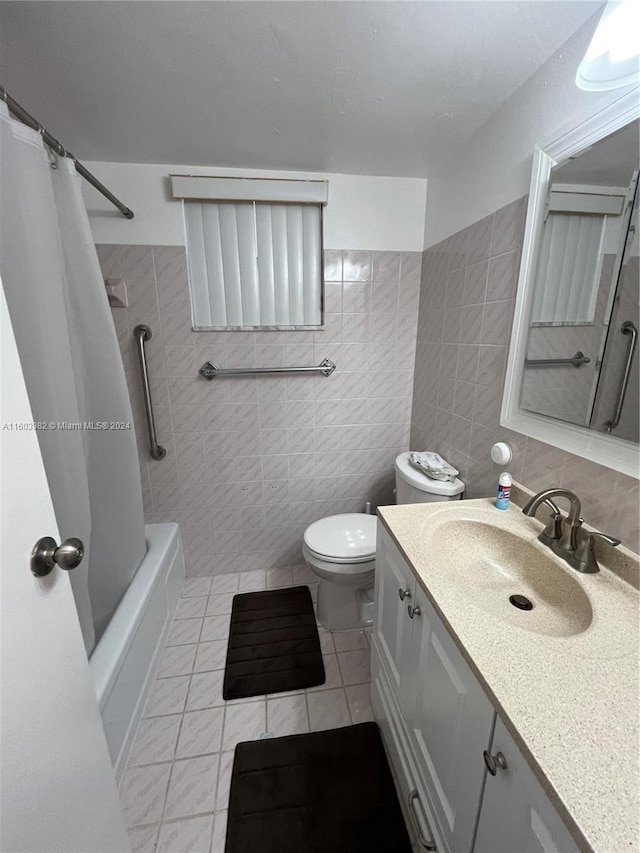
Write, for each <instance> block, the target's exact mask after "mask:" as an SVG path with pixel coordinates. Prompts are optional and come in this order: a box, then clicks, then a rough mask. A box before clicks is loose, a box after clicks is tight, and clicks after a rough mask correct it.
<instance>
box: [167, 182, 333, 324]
mask: <svg viewBox="0 0 640 853" xmlns="http://www.w3.org/2000/svg"><path fill="white" fill-rule="evenodd" d="M172 183H173V193H174V197H181V198H182V199H183V201H184V221H185V231H186V242H187V262H188V268H189V285H190V289H191V303H192V311H193V321H194V326H195V327H196V328H201V329H202V328H235V329H237V328H264V327H271V328H273V327H278V328H280V327H285V328H300V327H302V328H305V327H320V326H321V325H322V279H323V264H322V204H323V203H324V202H325V201H326V182H324V181H308V182H307V181H279V180H275V181H269V180H257V179H250V180H244V179H224V178H191V177H186V176H184V177H182V176H176V177H174V178H173V179H172ZM299 185H302V186H299ZM316 185H320V186H319V187H318V186H316ZM210 193H215V194H216V195H218V196H219V199H220V200H216V199H212V198H209V197H207V194H210ZM251 195H252V196H253V198H247V196H251Z"/></svg>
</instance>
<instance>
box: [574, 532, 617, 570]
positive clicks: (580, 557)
mask: <svg viewBox="0 0 640 853" xmlns="http://www.w3.org/2000/svg"><path fill="white" fill-rule="evenodd" d="M597 539H600V540H602V542H606V543H607V545H611V547H612V548H615V547H616V545H619V544H620V540H619V539H616V538H615V537H614V536H607V535H606V533H598V532H597V531H593V532H592V533H587V535H586V536H585V537H584V539H583V540H582V542H580V544H579V545H578V547H577V548H576V551H575V554H574V559H573V561H572V565H573V568H574V569H577V570H578V571H579V572H584V573H585V574H593V573H594V572H599V571H600V566H599V565H598V561H597V560H596V554H595V550H594V547H593V546H594V543H595V541H596V540H597Z"/></svg>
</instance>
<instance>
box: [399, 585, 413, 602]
mask: <svg viewBox="0 0 640 853" xmlns="http://www.w3.org/2000/svg"><path fill="white" fill-rule="evenodd" d="M398 596H399V597H400V601H404V600H405V598H411V590H410V589H402V587H400V589H399V590H398Z"/></svg>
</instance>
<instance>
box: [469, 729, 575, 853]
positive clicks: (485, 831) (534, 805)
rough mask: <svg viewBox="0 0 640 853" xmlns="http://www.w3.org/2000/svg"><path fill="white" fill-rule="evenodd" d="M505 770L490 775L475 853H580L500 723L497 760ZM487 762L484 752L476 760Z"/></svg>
mask: <svg viewBox="0 0 640 853" xmlns="http://www.w3.org/2000/svg"><path fill="white" fill-rule="evenodd" d="M498 753H501V754H502V756H504V764H505V765H506V766H504V767H500V766H498V767H496V768H495V769H496V775H495V776H489V775H487V784H486V785H485V789H484V796H483V798H482V808H481V810H480V822H479V823H478V833H477V835H476V843H475V847H474V853H513V851H514V850H518V851H519V853H578V847H577V845H576V843H575V842H574V840H573V838H572V837H571V836H570V835H569V831H568V830H567V828H566V827H565V825H564V823H563V822H562V821H561V820H560V817H559V815H558V813H557V812H556V810H555V809H554V807H553V805H552V804H551V802H550V801H549V798H548V797H547V795H546V794H545V792H544V791H543V790H542V787H541V785H540V783H539V782H538V780H537V779H536V777H535V776H534V775H533V771H532V770H531V768H530V767H529V765H528V764H527V762H526V761H525V759H524V756H523V755H522V753H521V752H520V750H519V749H518V747H517V746H516V744H515V742H514V740H513V738H512V737H511V735H510V734H509V733H508V732H507V730H506V728H505V726H504V723H503V722H502V720H500V719H498V721H497V723H496V730H495V732H494V735H493V741H492V744H491V754H492V755H493V756H496V755H497V754H498ZM474 758H475V760H476V761H477V762H478V763H479V762H480V761H482V760H483V759H482V755H481V751H480V750H476V754H475V756H474Z"/></svg>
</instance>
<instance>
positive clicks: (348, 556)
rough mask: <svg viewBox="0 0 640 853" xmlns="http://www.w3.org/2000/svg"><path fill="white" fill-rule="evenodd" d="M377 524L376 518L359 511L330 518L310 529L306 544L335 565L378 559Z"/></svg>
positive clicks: (320, 520) (319, 521) (314, 552)
mask: <svg viewBox="0 0 640 853" xmlns="http://www.w3.org/2000/svg"><path fill="white" fill-rule="evenodd" d="M377 523H378V521H377V518H376V517H375V515H367V514H365V513H360V512H351V513H344V514H342V515H331V516H329V517H328V518H321V519H319V520H318V521H315V522H314V523H313V524H310V525H309V527H307V529H306V530H305V533H304V544H305V546H306V548H307V550H308V551H309V552H310V553H311V554H313V555H315V556H317V557H318V558H319V559H321V560H323V561H325V562H327V563H334V564H336V566H338V565H340V564H356V565H357V564H359V563H366V562H369V561H371V560H373V559H374V557H375V553H376V530H377Z"/></svg>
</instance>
